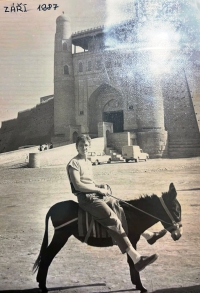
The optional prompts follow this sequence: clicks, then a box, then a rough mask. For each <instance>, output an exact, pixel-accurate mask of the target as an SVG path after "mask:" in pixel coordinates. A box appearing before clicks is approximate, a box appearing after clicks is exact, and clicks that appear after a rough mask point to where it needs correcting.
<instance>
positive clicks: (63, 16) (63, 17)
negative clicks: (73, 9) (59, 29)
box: [56, 12, 70, 23]
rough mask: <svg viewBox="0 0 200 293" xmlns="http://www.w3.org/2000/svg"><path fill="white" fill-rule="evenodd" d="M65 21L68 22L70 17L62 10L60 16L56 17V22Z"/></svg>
mask: <svg viewBox="0 0 200 293" xmlns="http://www.w3.org/2000/svg"><path fill="white" fill-rule="evenodd" d="M65 21H68V22H70V18H69V17H68V16H67V15H66V14H64V12H63V13H62V14H61V15H60V16H58V17H57V19H56V23H58V22H65Z"/></svg>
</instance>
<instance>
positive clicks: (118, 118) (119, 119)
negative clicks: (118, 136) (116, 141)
mask: <svg viewBox="0 0 200 293" xmlns="http://www.w3.org/2000/svg"><path fill="white" fill-rule="evenodd" d="M103 122H110V123H113V132H123V131H124V113H123V111H122V110H120V111H110V112H103Z"/></svg>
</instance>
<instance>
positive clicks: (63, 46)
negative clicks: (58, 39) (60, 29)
mask: <svg viewBox="0 0 200 293" xmlns="http://www.w3.org/2000/svg"><path fill="white" fill-rule="evenodd" d="M62 48H63V51H67V41H65V40H63V41H62Z"/></svg>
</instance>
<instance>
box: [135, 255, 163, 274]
mask: <svg viewBox="0 0 200 293" xmlns="http://www.w3.org/2000/svg"><path fill="white" fill-rule="evenodd" d="M157 258H158V254H152V255H151V256H141V258H140V260H139V261H138V262H137V263H136V264H135V269H136V271H138V272H141V271H142V270H144V269H145V268H146V266H148V265H150V264H152V263H153V262H154V261H156V260H157Z"/></svg>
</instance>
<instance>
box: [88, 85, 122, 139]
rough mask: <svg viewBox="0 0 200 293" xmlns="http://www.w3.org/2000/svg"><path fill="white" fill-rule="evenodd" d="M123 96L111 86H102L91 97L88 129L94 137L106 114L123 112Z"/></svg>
mask: <svg viewBox="0 0 200 293" xmlns="http://www.w3.org/2000/svg"><path fill="white" fill-rule="evenodd" d="M123 109H124V99H123V96H122V94H121V93H120V92H119V91H118V90H116V89H115V88H114V87H112V86H110V85H109V84H106V83H105V84H102V85H100V86H99V87H98V88H97V89H96V90H95V91H94V92H93V93H92V95H91V96H90V98H89V103H88V127H89V132H90V133H91V134H93V135H97V133H98V123H99V122H103V121H104V118H103V117H104V115H103V113H104V112H109V111H118V110H121V111H123Z"/></svg>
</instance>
